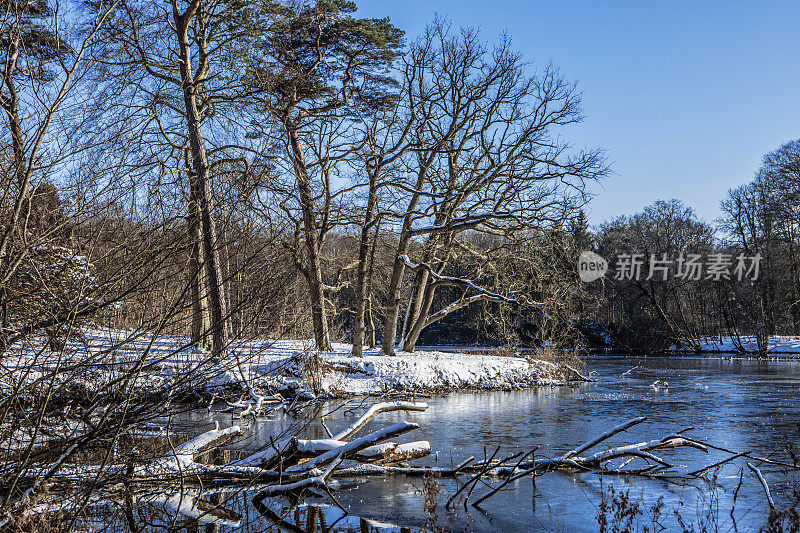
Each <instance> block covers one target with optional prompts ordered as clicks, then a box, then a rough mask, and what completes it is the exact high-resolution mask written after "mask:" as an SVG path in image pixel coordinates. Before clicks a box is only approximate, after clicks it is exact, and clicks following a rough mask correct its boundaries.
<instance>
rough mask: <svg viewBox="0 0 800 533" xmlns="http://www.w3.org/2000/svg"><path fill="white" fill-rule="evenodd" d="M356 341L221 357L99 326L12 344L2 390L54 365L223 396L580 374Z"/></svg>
mask: <svg viewBox="0 0 800 533" xmlns="http://www.w3.org/2000/svg"><path fill="white" fill-rule="evenodd" d="M350 348H351V347H350V345H349V344H334V346H333V351H332V352H326V353H318V352H317V351H316V350H315V349H314V344H313V342H312V341H310V340H309V341H271V340H258V341H237V342H234V343H233V344H232V346H231V349H230V354H229V356H228V357H227V358H226V359H225V360H223V361H214V360H213V358H212V357H211V354H210V353H208V352H205V351H203V350H200V349H198V348H197V347H195V346H189V345H188V340H187V338H185V337H178V336H159V337H155V336H153V335H150V334H133V333H131V332H126V331H118V330H105V329H92V330H86V331H84V332H83V334H82V336H81V338H79V339H74V340H72V341H70V342H69V343H68V345H67V346H66V348H65V350H64V352H63V353H56V352H52V351H50V350H48V349H45V348H44V347H43V346H42V344H41V342H33V343H30V344H26V345H14V346H12V347H11V348H10V349H9V351H8V352H7V353H6V355H5V356H4V357H3V359H2V360H1V361H0V391H3V392H5V391H8V390H9V388H12V387H19V386H25V385H28V384H30V383H33V382H34V381H35V380H37V379H41V378H42V376H46V375H48V374H52V373H53V371H57V375H58V376H59V381H60V386H62V387H65V388H68V389H69V390H71V391H76V390H83V389H86V391H87V393H91V391H93V390H97V389H98V388H99V387H106V386H109V385H113V384H114V383H116V382H119V380H120V376H123V375H132V376H133V379H134V382H135V384H136V386H137V387H140V388H141V389H142V390H143V391H159V390H161V391H164V390H175V391H178V390H181V391H186V390H190V391H192V392H193V393H196V394H198V395H202V396H207V397H208V396H212V395H216V396H217V397H220V396H222V395H225V394H228V393H236V392H240V391H244V392H250V393H251V395H252V394H256V395H258V396H263V395H269V394H275V393H281V394H284V395H285V394H286V393H290V394H291V395H295V396H299V397H301V398H309V399H310V398H312V397H315V396H319V395H328V396H346V395H361V394H380V393H386V392H393V391H397V392H420V393H422V392H435V391H445V390H454V389H473V390H504V389H505V390H508V389H519V388H526V387H533V386H537V385H551V384H558V383H562V382H564V381H568V380H569V379H572V378H575V375H574V371H571V370H570V369H568V368H567V367H564V366H562V365H556V364H553V363H548V362H545V361H539V360H531V359H525V358H522V357H504V356H489V355H466V354H458V353H443V352H438V351H418V352H415V353H404V352H398V354H397V355H396V356H394V357H387V356H384V355H382V353H381V352H380V351H379V350H377V349H376V350H370V349H365V350H364V357H363V358H355V357H352V356H351V355H350Z"/></svg>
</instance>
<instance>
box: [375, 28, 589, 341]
mask: <svg viewBox="0 0 800 533" xmlns="http://www.w3.org/2000/svg"><path fill="white" fill-rule="evenodd" d="M408 57H409V59H408V64H407V67H406V69H407V72H413V75H411V74H407V75H406V78H407V79H408V80H410V81H412V83H411V85H410V86H409V87H408V89H407V92H408V94H409V99H410V103H412V104H413V105H414V106H415V108H419V107H420V106H421V107H423V108H424V107H425V106H426V105H430V102H435V105H434V106H433V107H432V109H433V114H432V115H431V116H430V117H429V118H428V119H427V121H426V124H425V126H424V127H422V128H420V130H419V131H417V132H415V134H416V135H417V138H416V139H415V141H416V144H417V148H416V149H415V151H414V157H412V158H408V159H407V163H408V165H409V166H408V170H407V173H408V174H409V175H413V176H414V179H413V180H412V182H411V183H407V184H404V189H405V190H407V191H409V193H408V195H407V199H406V202H407V203H406V208H405V211H404V212H402V213H400V216H401V217H402V227H401V229H400V235H399V243H398V247H397V256H396V259H395V261H394V270H393V274H392V279H391V282H390V287H389V302H388V305H387V313H386V324H385V327H384V337H383V350H384V353H386V354H393V353H394V350H395V339H396V332H397V321H398V316H399V311H400V296H401V291H402V282H403V278H404V272H405V269H406V268H407V267H408V266H409V265H413V269H414V270H415V271H416V273H417V276H416V280H415V282H414V286H413V288H412V295H411V298H410V302H409V308H408V312H407V317H406V320H405V321H404V326H403V331H404V334H403V336H402V339H401V342H402V344H403V347H404V349H406V350H413V348H414V344H415V342H416V339H417V338H418V337H419V334H420V332H421V331H422V329H423V328H424V327H426V326H427V325H430V324H431V323H432V321H435V320H437V319H438V318H441V317H443V316H446V315H447V314H449V313H450V312H452V311H454V310H456V309H459V308H462V307H463V306H465V305H468V304H469V303H472V302H476V301H482V300H485V299H494V300H497V299H506V300H509V301H510V300H516V299H517V298H516V297H509V296H506V295H502V294H498V293H494V292H492V291H488V290H485V289H483V288H482V287H480V285H479V284H478V283H475V281H474V280H472V279H468V278H463V277H457V276H448V275H447V274H446V271H445V269H446V266H447V264H448V261H449V258H450V257H451V255H452V253H453V251H454V250H455V247H456V246H457V242H458V235H459V234H461V233H463V232H466V231H477V232H482V233H489V234H497V235H507V236H512V235H514V234H515V233H518V232H521V231H525V230H528V229H531V228H535V227H538V226H540V225H541V224H543V223H552V222H556V221H562V220H565V219H566V218H568V217H570V216H572V215H574V214H576V213H577V210H578V207H580V205H581V204H582V202H584V201H585V196H584V184H585V183H586V181H587V180H594V179H597V178H598V177H600V176H601V175H602V174H603V172H604V167H603V163H602V156H601V154H600V153H599V152H597V151H590V152H585V153H575V154H570V153H568V151H567V147H566V146H565V145H564V144H563V143H562V141H559V140H558V137H557V134H556V132H557V131H558V129H559V128H561V127H563V126H567V125H569V124H573V123H576V122H578V121H579V120H580V119H581V115H580V108H579V103H580V102H579V95H578V93H577V91H576V89H575V86H574V84H571V83H568V82H566V81H565V80H564V79H563V78H562V77H561V75H560V74H559V73H558V71H557V70H556V69H555V68H553V67H552V66H548V67H546V68H545V69H544V70H543V71H542V72H541V73H539V74H537V75H535V76H529V75H528V74H527V73H526V66H525V65H524V63H523V61H522V58H521V57H520V56H519V55H517V54H515V53H514V52H513V51H512V50H511V49H510V44H509V42H508V40H507V39H504V40H502V41H501V43H500V44H499V45H498V46H497V47H496V48H495V49H494V50H491V51H490V50H488V49H487V48H486V47H485V46H483V45H482V44H481V43H480V40H479V36H478V34H477V32H475V31H472V30H462V31H461V32H460V33H457V32H452V31H451V29H450V26H449V24H448V23H447V22H445V21H442V20H438V21H436V22H435V23H434V24H432V25H431V26H430V27H429V28H428V29H427V31H426V34H425V35H424V36H423V37H422V38H421V39H420V40H419V41H418V42H416V43H415V44H414V45H413V46H412V51H411V53H410V54H409V56H408ZM416 238H423V239H424V244H423V247H422V256H421V260H420V261H418V262H414V261H410V260H409V258H408V257H407V251H408V248H409V245H410V243H411V242H412V239H416ZM445 285H450V286H454V285H457V286H459V287H461V289H462V291H461V294H460V296H459V297H458V298H457V300H456V301H455V302H450V303H446V304H444V305H443V307H442V308H441V309H440V310H438V311H435V312H432V311H431V306H432V304H433V302H434V298H435V294H436V289H437V288H438V287H441V286H445Z"/></svg>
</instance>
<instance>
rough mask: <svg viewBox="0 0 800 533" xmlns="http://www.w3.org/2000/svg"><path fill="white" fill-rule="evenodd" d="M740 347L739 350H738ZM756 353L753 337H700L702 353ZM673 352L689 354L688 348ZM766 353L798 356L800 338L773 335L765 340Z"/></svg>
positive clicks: (680, 348)
mask: <svg viewBox="0 0 800 533" xmlns="http://www.w3.org/2000/svg"><path fill="white" fill-rule="evenodd" d="M740 346H741V349H740ZM742 350H744V351H745V352H753V353H755V352H758V344H757V343H756V338H755V336H742V337H738V338H736V337H726V336H723V337H702V338H701V339H700V351H701V352H704V353H740V352H741V351H742ZM672 351H675V352H691V351H692V349H691V348H690V347H688V346H682V347H673V348H672ZM767 352H768V353H774V354H800V337H797V336H783V335H773V336H770V337H768V338H767Z"/></svg>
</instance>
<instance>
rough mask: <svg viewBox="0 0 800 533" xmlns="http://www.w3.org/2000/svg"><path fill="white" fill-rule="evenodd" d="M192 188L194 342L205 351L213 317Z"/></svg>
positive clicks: (190, 217) (198, 220)
mask: <svg viewBox="0 0 800 533" xmlns="http://www.w3.org/2000/svg"><path fill="white" fill-rule="evenodd" d="M194 188H195V187H194V185H193V186H192V189H193V191H192V199H191V200H190V201H189V217H188V222H189V224H188V226H189V237H190V239H191V242H192V244H191V247H190V251H189V258H190V259H189V262H190V268H191V276H192V281H191V283H192V341H193V342H196V343H197V344H198V345H199V346H201V347H202V348H205V349H211V348H212V345H211V338H210V337H209V334H210V332H211V317H210V311H209V308H208V287H207V285H208V284H207V283H206V275H205V265H204V258H205V254H204V253H203V226H202V223H201V221H200V204H199V202H198V201H197V199H196V197H195V191H194Z"/></svg>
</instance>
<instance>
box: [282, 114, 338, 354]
mask: <svg viewBox="0 0 800 533" xmlns="http://www.w3.org/2000/svg"><path fill="white" fill-rule="evenodd" d="M285 127H286V132H287V134H288V137H289V150H290V152H291V155H292V163H293V165H294V171H295V177H296V179H297V188H298V191H299V192H300V210H301V211H302V213H303V237H304V238H305V241H306V250H307V252H308V268H307V269H306V272H305V275H306V276H305V277H306V281H307V282H308V291H309V293H310V296H311V321H312V323H313V326H314V340H315V341H316V343H317V348H318V349H319V350H321V351H324V352H329V351H331V339H330V333H329V331H328V319H327V316H326V315H325V292H324V283H323V280H322V260H321V258H320V238H319V234H318V232H317V224H316V220H315V218H314V215H315V213H314V199H313V194H312V192H311V179H310V178H309V176H308V168H307V167H306V161H305V156H304V155H303V147H302V146H301V144H300V138H299V136H298V134H297V127H296V126H295V124H294V122H293V121H292V120H291V118H289V117H286V120H285Z"/></svg>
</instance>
